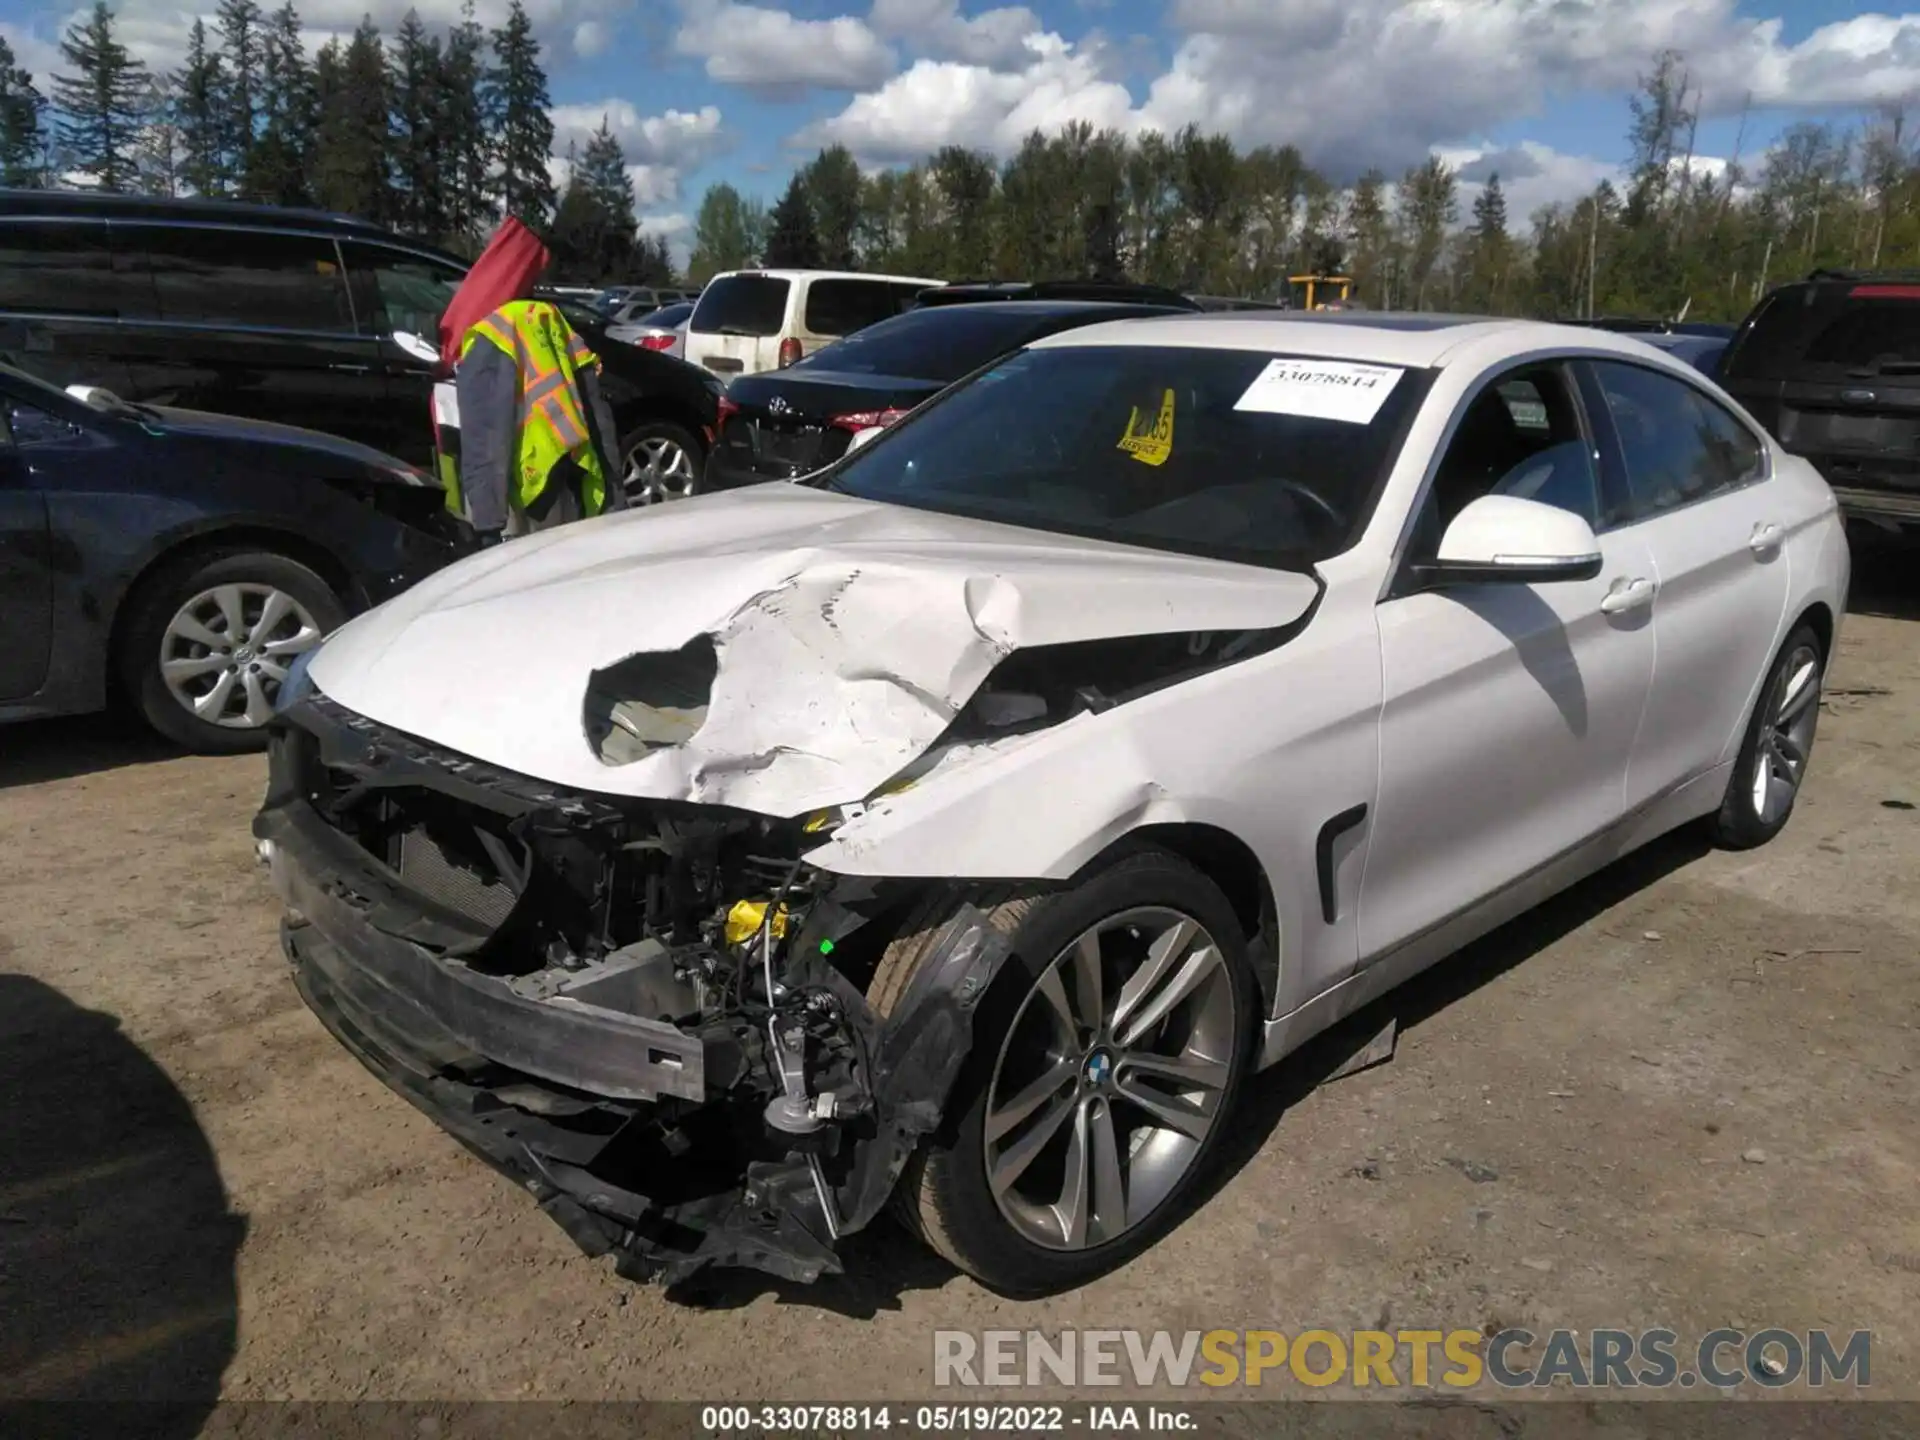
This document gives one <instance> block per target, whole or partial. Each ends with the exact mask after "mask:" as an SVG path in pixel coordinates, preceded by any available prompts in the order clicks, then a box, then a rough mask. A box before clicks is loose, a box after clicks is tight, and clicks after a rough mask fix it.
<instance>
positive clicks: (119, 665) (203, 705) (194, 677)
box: [0, 366, 471, 753]
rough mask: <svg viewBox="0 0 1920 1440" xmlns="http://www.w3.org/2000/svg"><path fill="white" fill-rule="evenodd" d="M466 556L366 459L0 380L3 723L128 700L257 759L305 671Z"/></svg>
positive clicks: (217, 420)
mask: <svg viewBox="0 0 1920 1440" xmlns="http://www.w3.org/2000/svg"><path fill="white" fill-rule="evenodd" d="M470 544H471V536H470V535H469V533H468V532H467V530H466V527H465V526H464V525H463V524H461V522H459V521H458V520H456V519H455V518H454V517H453V516H451V515H450V514H448V513H447V510H446V507H445V497H444V495H443V493H442V491H441V489H440V487H439V486H438V485H437V484H435V483H434V482H433V480H432V477H430V476H427V475H424V474H422V473H421V472H420V471H418V470H415V469H414V468H413V467H411V466H409V465H407V464H405V463H404V462H402V461H399V460H396V459H394V458H393V457H391V456H388V455H384V454H382V453H381V452H379V451H377V450H372V449H369V448H368V447H366V446H364V445H359V444H356V443H354V442H353V441H350V440H340V439H336V438H335V437H333V436H330V435H321V434H317V433H316V432H314V431H311V430H297V429H294V428H293V427H291V426H287V425H276V424H273V423H271V422H268V421H261V420H241V419H235V418H232V417H230V416H224V415H207V414H203V413H200V412H198V411H192V410H170V409H160V408H156V407H152V406H146V405H130V404H128V403H126V402H125V401H122V400H119V399H117V398H115V397H114V396H112V395H109V394H107V393H105V392H101V391H95V392H92V396H91V398H90V399H88V400H85V401H83V400H81V399H79V398H76V397H75V396H74V395H71V394H68V393H67V392H65V391H61V390H56V389H54V388H53V387H52V386H50V385H47V384H45V383H43V382H41V381H39V380H36V379H34V378H33V377H31V376H29V375H26V374H24V373H22V372H20V371H18V370H15V369H12V368H11V367H6V366H0V721H7V720H25V719H31V718H34V717H37V716H47V715H70V714H76V713H80V712H83V711H88V710H98V709H101V708H103V707H104V706H105V705H106V704H107V702H108V700H109V698H110V696H113V695H116V694H117V695H119V696H121V697H123V698H124V699H126V700H128V701H130V702H131V703H132V705H133V706H134V707H135V708H136V709H138V710H139V712H140V713H141V714H142V715H143V716H145V717H146V719H147V721H148V722H149V723H150V724H152V725H153V727H154V728H155V729H157V730H159V731H161V732H162V733H163V734H165V735H167V736H169V737H171V738H172V739H174V740H176V741H178V742H179V743H180V744H182V745H185V746H187V747H188V748H189V749H193V750H199V751H203V752H209V753H219V752H231V751H238V750H250V749H257V748H259V747H260V746H262V745H264V744H265V741H266V736H265V733H264V731H263V730H262V728H261V727H262V726H263V725H264V724H265V723H266V720H267V718H268V716H269V715H270V714H271V713H272V709H273V702H274V699H275V696H276V695H277V694H278V691H279V686H280V682H281V680H282V679H283V678H284V677H285V675H286V673H287V667H288V666H289V665H290V664H291V663H292V662H293V659H294V657H295V656H297V655H298V654H300V653H301V652H302V651H303V650H307V649H310V648H312V646H314V645H315V644H316V643H318V641H319V639H320V637H321V636H322V635H323V634H325V633H326V632H327V631H329V630H331V629H333V628H334V627H335V626H337V625H339V624H340V623H342V622H343V621H344V620H346V619H347V617H348V616H349V615H350V614H352V613H353V612H355V611H358V610H362V609H366V608H368V607H370V606H372V605H376V604H378V603H379V602H381V601H382V600H385V599H386V598H388V597H389V596H391V595H394V594H396V593H398V592H399V591H400V590H402V589H404V588H405V587H406V586H408V585H410V584H411V583H413V582H414V581H415V580H418V579H419V578H421V577H422V576H424V575H427V574H429V573H431V572H432V571H434V570H437V569H438V568H440V567H441V566H442V565H444V564H446V563H447V562H448V561H450V560H453V559H455V558H457V557H458V556H459V555H460V554H462V553H464V552H465V551H466V549H467V548H468V547H469V545H470Z"/></svg>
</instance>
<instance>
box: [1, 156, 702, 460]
mask: <svg viewBox="0 0 1920 1440" xmlns="http://www.w3.org/2000/svg"><path fill="white" fill-rule="evenodd" d="M466 270H467V267H466V264H465V263H464V262H463V261H461V260H459V259H458V258H457V257H455V256H453V255H450V254H447V253H446V252H444V251H441V250H436V249H434V248H433V247H432V246H428V245H422V244H418V243H416V242H414V241H411V240H406V239H403V238H402V237H400V236H398V235H395V234H393V233H391V232H390V231H386V230H383V229H381V228H380V227H378V226H376V225H370V224H368V223H366V222H365V221H361V220H355V219H351V218H349V217H346V216H342V215H331V214H326V213H323V212H320V211H312V210H294V209H281V208H277V207H273V206H266V205H246V204H238V203H232V202H225V201H213V200H165V199H154V198H151V197H144V196H129V195H100V194H88V193H76V192H71V191H69V192H56V191H37V190H0V360H4V361H6V362H8V363H11V364H14V365H17V366H18V367H19V368H21V369H22V370H25V371H27V372H28V373H29V374H32V375H36V376H38V377H39V378H41V379H43V380H46V381H49V382H51V383H52V384H55V385H59V386H68V385H87V386H97V387H100V388H102V389H105V390H109V391H111V392H112V393H113V394H115V395H118V396H120V397H121V398H123V399H125V400H129V401H133V402H136V403H146V404H153V405H166V406H174V407H178V408H182V409H188V410H203V411H211V412H213V413H216V414H225V415H237V416H241V417H243V418H246V419H253V420H273V421H279V422H282V423H284V424H289V425H297V426H301V427H303V428H305V429H309V430H318V431H321V432H323V433H325V434H329V435H338V436H341V437H344V438H346V439H349V440H356V441H359V442H360V443H361V444H363V445H371V446H373V447H374V448H375V449H377V450H383V451H385V452H387V453H388V454H390V455H396V456H399V457H400V458H401V459H404V460H408V461H411V462H412V463H414V464H416V465H422V466H430V465H432V463H433V426H432V420H431V412H430V410H429V396H430V395H431V393H432V386H433V370H434V367H435V365H436V363H437V352H438V350H439V342H438V339H437V338H436V337H437V331H438V327H439V322H440V313H441V311H442V310H444V309H445V308H446V305H447V302H448V301H449V300H450V299H451V298H452V297H453V293H454V291H455V290H456V289H457V288H458V287H459V285H460V282H461V281H462V280H463V279H464V278H465V276H466ZM588 343H589V344H590V345H596V348H598V349H601V350H603V351H605V352H606V353H605V354H604V355H603V356H602V358H603V360H604V361H605V364H606V372H607V376H608V383H607V397H608V401H609V404H610V405H611V406H612V409H613V414H614V419H615V421H616V423H617V424H618V427H619V430H620V434H619V436H618V437H617V438H618V442H619V447H620V451H621V456H622V461H623V464H624V467H625V469H626V471H627V475H626V481H627V488H628V491H629V493H630V494H636V493H641V492H644V496H643V498H653V495H654V490H656V489H657V488H658V487H657V486H653V488H649V486H652V485H653V481H654V480H656V479H657V478H658V475H657V474H656V472H658V471H659V469H660V466H661V464H662V463H669V464H670V465H671V467H672V473H673V483H672V485H670V486H669V487H668V489H669V492H670V493H672V494H675V495H678V494H684V493H688V492H690V491H691V490H692V489H694V488H697V486H698V482H699V475H700V472H701V470H702V469H703V468H704V466H705V463H706V450H707V446H708V443H709V442H708V438H707V437H708V432H709V430H710V428H711V426H712V425H713V423H714V419H715V401H716V396H717V393H718V389H719V386H718V384H717V383H715V382H716V377H713V376H711V375H702V374H701V373H700V372H699V371H696V370H694V369H692V368H691V367H689V366H686V365H683V364H682V363H681V362H679V361H677V360H674V359H672V358H671V357H669V356H665V355H657V354H653V353H651V352H648V351H645V350H641V349H638V348H636V347H633V346H626V345H614V344H611V343H609V344H606V345H598V344H597V339H596V337H589V338H588ZM662 456H666V457H668V459H667V460H666V461H664V462H663V460H662V458H661V457H662Z"/></svg>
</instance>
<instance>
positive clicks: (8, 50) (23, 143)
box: [0, 36, 47, 185]
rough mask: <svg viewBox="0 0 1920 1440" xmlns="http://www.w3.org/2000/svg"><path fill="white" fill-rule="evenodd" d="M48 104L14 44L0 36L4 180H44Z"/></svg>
mask: <svg viewBox="0 0 1920 1440" xmlns="http://www.w3.org/2000/svg"><path fill="white" fill-rule="evenodd" d="M46 108H47V101H46V97H45V96H43V95H42V94H41V93H40V90H39V87H38V86H36V85H35V84H34V83H33V76H32V75H30V74H28V73H27V71H26V70H24V69H22V68H21V67H20V66H19V65H17V64H15V63H14V55H13V48H12V47H11V46H10V45H8V44H7V42H6V38H5V37H4V36H0V184H6V185H39V184H42V183H43V182H44V180H45V177H46V171H45V168H44V167H43V165H42V164H41V159H42V152H43V150H44V148H45V136H44V134H43V133H42V130H41V120H42V117H43V116H44V115H45V113H46Z"/></svg>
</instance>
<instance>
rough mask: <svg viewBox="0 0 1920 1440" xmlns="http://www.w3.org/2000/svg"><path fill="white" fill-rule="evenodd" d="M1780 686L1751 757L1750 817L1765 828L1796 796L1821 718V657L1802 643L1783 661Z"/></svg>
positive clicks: (1776, 818) (1773, 695)
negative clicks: (1765, 823) (1762, 823)
mask: <svg viewBox="0 0 1920 1440" xmlns="http://www.w3.org/2000/svg"><path fill="white" fill-rule="evenodd" d="M1780 676H1781V678H1780V682H1779V683H1778V684H1777V685H1776V686H1775V688H1774V693H1773V694H1771V695H1769V696H1768V697H1767V702H1766V703H1767V712H1766V713H1767V714H1768V715H1769V716H1770V717H1771V718H1770V719H1769V721H1768V723H1767V725H1766V727H1765V728H1764V729H1762V730H1761V732H1760V745H1759V748H1758V750H1756V751H1755V753H1754V757H1753V780H1752V786H1753V790H1752V798H1753V813H1754V814H1755V815H1757V816H1759V817H1760V819H1762V820H1763V821H1765V822H1767V823H1768V824H1772V823H1773V822H1774V821H1775V820H1778V819H1779V818H1780V817H1781V816H1782V815H1784V814H1785V813H1786V812H1787V811H1788V810H1789V809H1790V808H1791V807H1792V805H1793V797H1794V796H1795V795H1797V794H1799V793H1800V782H1801V780H1802V779H1803V778H1805V776H1806V773H1807V756H1808V754H1809V753H1811V751H1812V750H1813V728H1814V724H1815V722H1816V721H1817V720H1818V719H1819V718H1820V656H1819V655H1818V653H1816V652H1815V651H1814V649H1813V648H1812V647H1811V646H1808V645H1802V646H1800V647H1799V648H1798V649H1796V650H1795V651H1794V652H1793V653H1792V654H1791V655H1789V656H1788V657H1787V663H1786V664H1785V665H1783V666H1782V667H1781V669H1780Z"/></svg>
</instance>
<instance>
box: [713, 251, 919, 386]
mask: <svg viewBox="0 0 1920 1440" xmlns="http://www.w3.org/2000/svg"><path fill="white" fill-rule="evenodd" d="M945 283H946V282H945V281H942V280H933V279H928V278H925V277H917V276H911V275H861V274H856V273H851V272H848V271H844V270H731V271H728V272H726V273H725V274H722V275H716V276H714V277H713V279H712V280H711V281H709V282H708V283H707V288H706V289H705V290H703V291H701V292H700V302H699V304H697V305H696V306H694V310H693V318H692V319H691V320H689V321H688V322H687V339H686V358H687V359H688V360H690V361H691V362H692V363H693V364H695V365H703V366H705V367H706V368H707V369H709V370H711V371H713V372H714V373H715V374H716V375H727V376H733V375H754V374H757V373H759V372H760V371H762V370H778V369H781V368H783V367H785V366H788V365H791V364H793V362H794V361H796V360H798V359H799V358H800V357H801V356H802V355H806V354H808V353H809V352H811V351H814V350H818V349H819V348H820V347H821V346H822V345H827V344H831V343H832V342H833V341H835V340H838V339H839V338H840V337H841V336H842V335H851V334H852V333H853V332H854V331H856V330H860V329H863V328H865V327H866V326H868V325H871V324H873V323H874V322H875V321H876V320H885V319H887V318H888V317H889V316H893V315H898V314H899V313H900V312H901V311H903V310H905V309H906V308H907V307H908V306H909V305H911V304H912V303H913V299H914V297H915V296H916V295H918V294H919V293H920V292H921V291H922V290H925V289H928V288H930V287H932V286H935V285H942V284H945Z"/></svg>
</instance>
